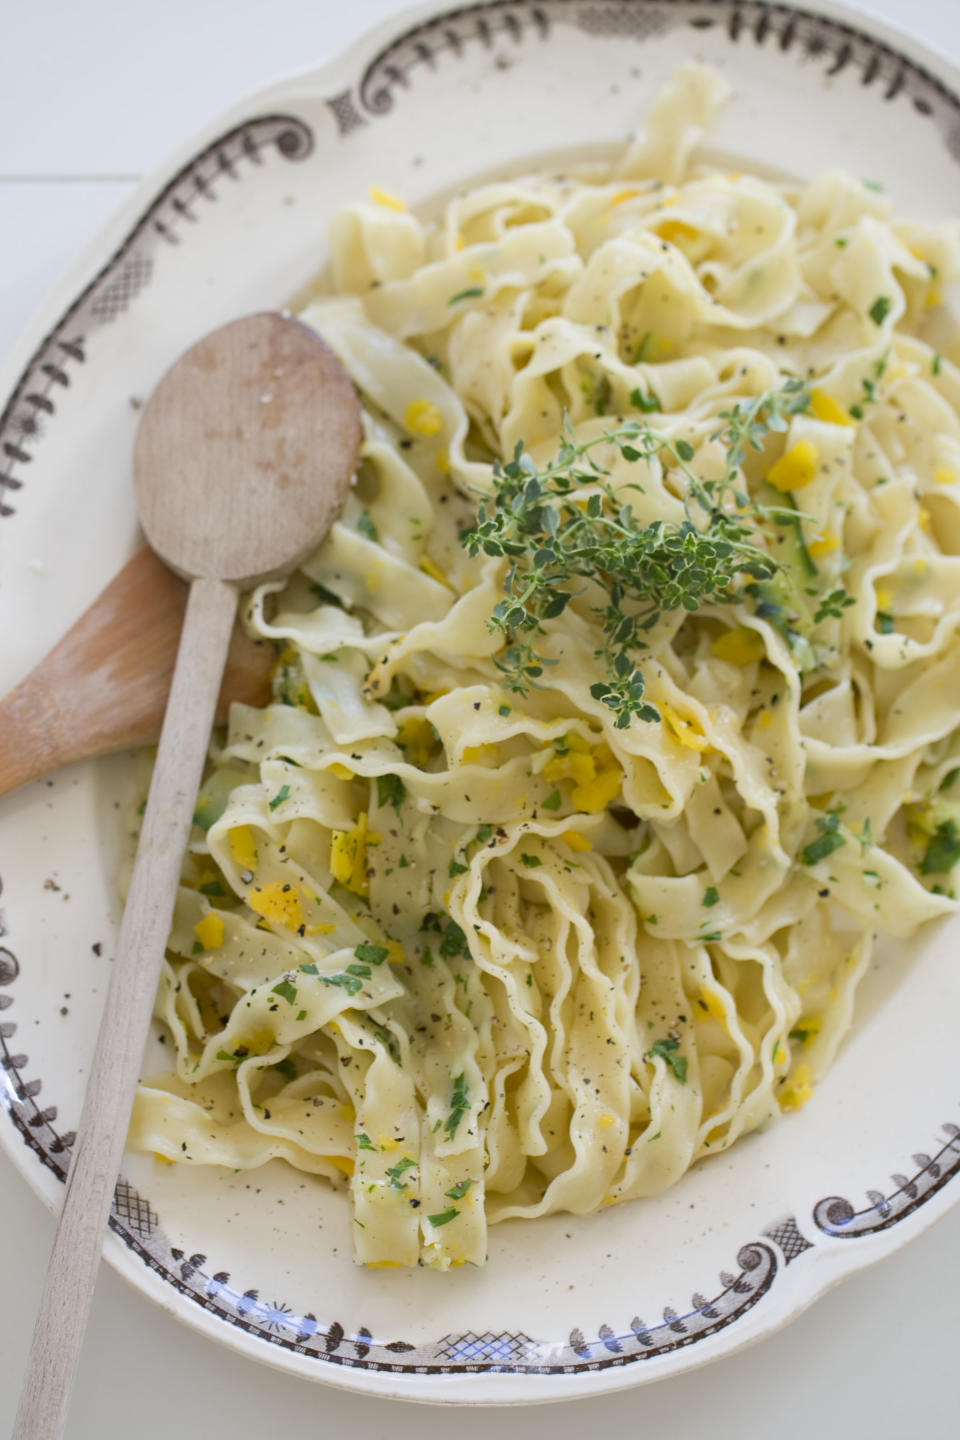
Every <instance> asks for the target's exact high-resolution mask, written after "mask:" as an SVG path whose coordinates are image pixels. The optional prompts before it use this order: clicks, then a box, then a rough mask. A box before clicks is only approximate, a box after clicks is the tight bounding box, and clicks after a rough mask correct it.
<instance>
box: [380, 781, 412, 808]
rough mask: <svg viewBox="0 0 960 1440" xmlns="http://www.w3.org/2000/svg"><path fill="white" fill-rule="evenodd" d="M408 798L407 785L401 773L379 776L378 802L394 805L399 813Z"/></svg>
mask: <svg viewBox="0 0 960 1440" xmlns="http://www.w3.org/2000/svg"><path fill="white" fill-rule="evenodd" d="M406 798H407V787H406V785H404V783H403V781H402V780H401V779H400V776H399V775H378V776H377V804H378V805H392V806H393V808H394V810H396V812H397V814H398V815H399V814H400V806H401V805H402V804H403V802H404V800H406Z"/></svg>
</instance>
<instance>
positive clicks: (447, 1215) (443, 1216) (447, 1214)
mask: <svg viewBox="0 0 960 1440" xmlns="http://www.w3.org/2000/svg"><path fill="white" fill-rule="evenodd" d="M459 1214H460V1211H459V1210H458V1209H457V1207H456V1206H455V1205H451V1206H450V1208H449V1209H448V1210H441V1211H440V1213H439V1214H438V1215H428V1216H427V1219H428V1220H429V1221H430V1224H431V1225H432V1226H433V1227H434V1228H435V1229H437V1230H439V1228H440V1226H441V1225H449V1224H450V1221H451V1220H456V1218H457V1216H458V1215H459Z"/></svg>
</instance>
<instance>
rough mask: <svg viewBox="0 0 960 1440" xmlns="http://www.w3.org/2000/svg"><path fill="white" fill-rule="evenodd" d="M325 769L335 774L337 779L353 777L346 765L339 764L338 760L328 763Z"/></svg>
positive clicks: (350, 778)
mask: <svg viewBox="0 0 960 1440" xmlns="http://www.w3.org/2000/svg"><path fill="white" fill-rule="evenodd" d="M327 769H328V770H329V771H330V774H331V775H336V777H337V779H338V780H352V779H353V771H352V770H348V769H347V767H346V765H341V764H340V761H339V760H335V761H334V763H333V764H332V765H328V766H327Z"/></svg>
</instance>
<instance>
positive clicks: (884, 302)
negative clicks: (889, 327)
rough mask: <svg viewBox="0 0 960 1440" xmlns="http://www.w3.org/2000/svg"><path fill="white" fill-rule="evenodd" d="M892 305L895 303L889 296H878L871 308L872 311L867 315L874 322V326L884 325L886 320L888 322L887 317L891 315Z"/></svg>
mask: <svg viewBox="0 0 960 1440" xmlns="http://www.w3.org/2000/svg"><path fill="white" fill-rule="evenodd" d="M892 304H893V301H892V300H891V299H890V296H889V295H878V296H877V298H876V300H874V302H873V304H872V305H871V306H870V309H869V310H868V311H867V314H868V315H869V316H870V319H871V320H872V321H873V323H874V325H882V324H883V322H884V320H886V318H887V316H888V315H889V314H890V307H891V305H892Z"/></svg>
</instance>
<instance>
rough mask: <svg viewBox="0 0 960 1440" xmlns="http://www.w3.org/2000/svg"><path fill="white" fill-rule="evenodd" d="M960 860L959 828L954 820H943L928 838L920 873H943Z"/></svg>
mask: <svg viewBox="0 0 960 1440" xmlns="http://www.w3.org/2000/svg"><path fill="white" fill-rule="evenodd" d="M958 860H960V830H958V829H957V823H956V821H955V820H944V821H942V823H941V824H939V825H938V826H937V828H936V830H935V831H934V833H933V835H932V836H931V838H930V842H929V844H928V845H927V848H926V850H925V851H924V855H923V859H922V860H921V861H920V874H921V875H943V874H945V873H946V872H947V871H948V870H952V869H953V867H954V865H956V863H957V861H958Z"/></svg>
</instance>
